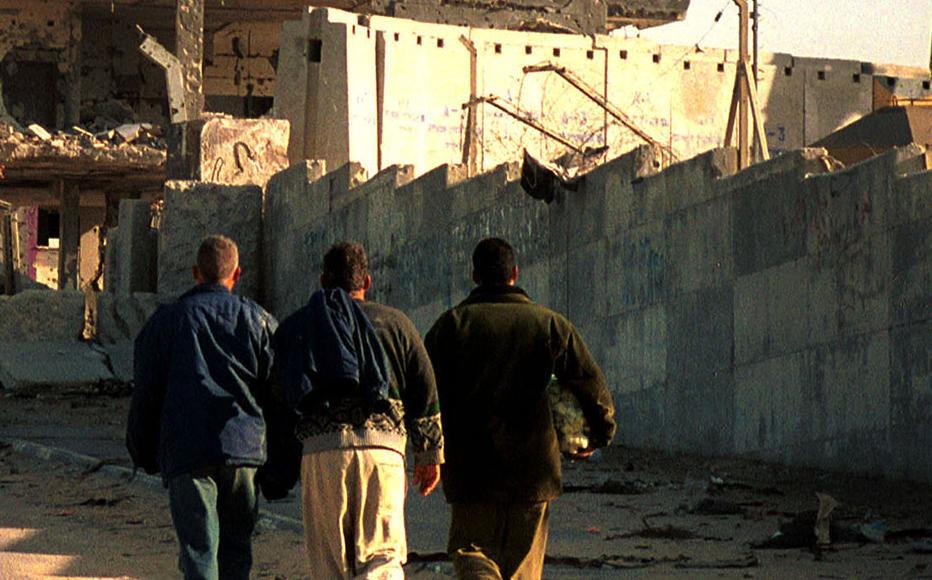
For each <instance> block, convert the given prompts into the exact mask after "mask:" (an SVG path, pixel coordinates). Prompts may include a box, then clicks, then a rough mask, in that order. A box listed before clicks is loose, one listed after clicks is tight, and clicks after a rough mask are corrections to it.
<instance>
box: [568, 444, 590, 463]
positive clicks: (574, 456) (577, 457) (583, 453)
mask: <svg viewBox="0 0 932 580" xmlns="http://www.w3.org/2000/svg"><path fill="white" fill-rule="evenodd" d="M595 449H596V448H595V447H587V448H586V449H580V450H579V451H576V452H575V453H568V452H567V453H564V454H563V455H564V456H565V457H566V458H567V459H569V460H571V461H583V460H585V459H589V458H590V457H592V454H593V453H595Z"/></svg>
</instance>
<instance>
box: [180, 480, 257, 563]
mask: <svg viewBox="0 0 932 580" xmlns="http://www.w3.org/2000/svg"><path fill="white" fill-rule="evenodd" d="M255 477H256V468H254V467H232V466H225V465H217V466H212V467H206V468H203V469H198V470H196V471H193V472H191V473H183V474H181V475H178V476H175V477H173V478H172V479H171V480H170V481H169V482H168V498H169V503H170V505H171V512H172V522H174V524H175V533H176V534H177V535H178V544H179V546H180V550H181V551H180V554H179V556H178V567H179V568H180V569H181V572H182V573H183V574H184V577H185V578H186V579H204V580H218V579H223V580H227V579H240V578H242V579H244V580H247V579H248V578H249V570H250V568H251V567H252V533H253V530H254V529H255V527H256V518H257V515H258V511H259V501H258V496H257V495H256V484H255Z"/></svg>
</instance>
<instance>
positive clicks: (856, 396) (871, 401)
mask: <svg viewBox="0 0 932 580" xmlns="http://www.w3.org/2000/svg"><path fill="white" fill-rule="evenodd" d="M890 364H891V363H890V336H889V332H888V331H881V332H877V333H873V334H867V335H859V336H851V337H844V338H842V339H840V340H838V341H836V342H833V343H830V344H828V345H820V346H817V347H814V348H811V349H809V350H807V351H806V358H805V374H804V375H803V406H802V409H801V411H800V412H801V416H802V419H801V423H800V440H801V441H804V442H814V441H832V440H834V441H842V440H843V439H844V438H845V437H846V436H848V435H849V434H853V433H858V432H866V431H872V430H886V429H889V422H890ZM821 459H823V460H825V459H826V456H825V455H823V456H822V457H821Z"/></svg>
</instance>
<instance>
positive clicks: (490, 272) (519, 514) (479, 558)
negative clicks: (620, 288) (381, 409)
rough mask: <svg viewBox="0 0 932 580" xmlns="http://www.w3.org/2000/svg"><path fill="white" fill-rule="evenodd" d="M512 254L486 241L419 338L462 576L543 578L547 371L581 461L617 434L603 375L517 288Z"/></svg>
mask: <svg viewBox="0 0 932 580" xmlns="http://www.w3.org/2000/svg"><path fill="white" fill-rule="evenodd" d="M517 279H518V267H517V265H516V263H515V254H514V250H513V249H512V247H511V246H510V245H509V244H508V243H507V242H505V241H504V240H501V239H498V238H489V239H486V240H483V241H482V242H480V243H479V245H478V246H476V249H475V251H474V253H473V280H474V281H475V283H476V285H477V287H476V288H475V289H474V290H473V291H472V292H471V293H470V295H469V296H468V297H467V298H466V299H465V300H464V301H463V302H461V303H460V304H458V305H457V306H455V307H454V308H452V309H451V310H448V311H447V312H445V313H444V314H443V315H442V316H441V317H440V318H439V319H438V320H437V322H436V323H435V324H434V326H433V328H431V330H430V332H428V334H427V338H426V340H425V343H426V346H427V351H428V353H429V354H430V358H431V361H432V362H433V365H434V371H435V372H436V376H437V388H438V392H439V395H440V407H441V412H442V413H443V420H444V425H443V432H444V440H445V442H446V456H447V463H446V464H445V465H444V466H443V490H444V494H445V495H446V498H447V501H448V502H450V503H451V504H452V521H451V525H450V538H449V543H448V550H449V552H450V555H451V557H452V558H453V563H454V566H455V569H456V573H457V575H458V576H459V577H460V578H521V579H525V578H540V576H541V573H542V571H543V563H544V554H545V550H546V545H547V530H548V525H547V520H548V513H549V502H550V501H552V500H554V499H556V497H557V496H558V495H559V494H560V492H561V490H562V483H561V471H560V450H559V445H558V441H557V433H556V431H555V429H554V424H553V417H552V412H551V407H550V403H549V400H548V397H547V394H546V388H547V385H548V383H549V381H550V378H551V376H552V375H555V376H556V377H557V380H558V381H559V384H560V385H561V386H562V387H563V388H565V389H568V390H569V391H571V392H572V393H573V394H574V395H575V396H576V397H577V398H578V400H579V403H580V406H581V408H582V411H583V415H584V416H585V418H586V422H587V423H588V426H589V448H587V449H584V450H581V451H579V452H578V453H577V454H575V456H574V457H576V458H584V457H587V456H589V455H591V454H592V452H593V451H594V450H595V449H596V448H598V447H603V446H606V445H608V444H609V443H610V442H611V440H612V437H613V435H614V433H615V421H614V419H613V416H614V405H613V402H612V397H611V394H610V393H609V392H608V390H607V389H606V387H605V379H604V377H603V376H602V372H601V371H600V370H599V367H598V365H596V363H595V361H594V360H593V359H592V356H591V355H590V354H589V351H588V349H587V348H586V345H585V343H584V342H583V340H582V337H581V336H580V335H579V332H578V331H577V330H576V328H575V327H574V326H573V325H572V324H571V323H570V322H569V321H568V320H567V319H566V318H564V317H563V316H561V315H560V314H558V313H556V312H554V311H552V310H550V309H548V308H545V307H543V306H539V305H537V304H534V303H533V302H532V301H531V300H530V298H528V296H527V294H525V292H524V291H523V290H521V289H520V288H518V287H517V286H515V283H516V282H517Z"/></svg>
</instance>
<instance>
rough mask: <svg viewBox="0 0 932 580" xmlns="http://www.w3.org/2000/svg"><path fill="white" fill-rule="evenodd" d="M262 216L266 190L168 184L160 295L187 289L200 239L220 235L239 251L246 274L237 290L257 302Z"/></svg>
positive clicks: (161, 251) (226, 186) (192, 281)
mask: <svg viewBox="0 0 932 580" xmlns="http://www.w3.org/2000/svg"><path fill="white" fill-rule="evenodd" d="M261 212H262V190H261V189H260V188H259V187H258V186H255V185H220V184H213V183H201V182H192V181H169V182H167V183H166V184H165V206H164V209H163V213H162V222H161V227H160V231H159V283H158V291H159V294H177V293H181V292H184V291H186V290H187V289H189V288H190V287H191V286H192V285H193V284H194V280H193V278H192V275H191V266H192V265H193V264H194V262H195V260H196V256H197V249H198V247H199V246H200V243H201V240H203V239H204V238H205V237H206V236H208V235H211V234H221V235H225V236H228V237H229V238H231V239H232V240H233V241H235V242H236V244H237V245H238V246H239V263H240V267H241V268H242V270H243V275H242V278H240V281H239V283H238V284H237V287H236V289H235V291H236V292H237V293H239V294H242V295H244V296H249V297H251V298H253V299H258V298H259V294H260V289H261V285H260V280H261V272H260V268H261V258H260V244H259V238H260V235H261V218H262V213H261Z"/></svg>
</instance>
